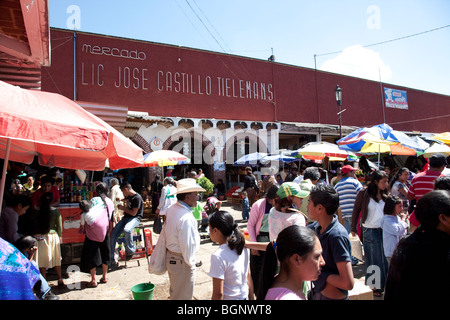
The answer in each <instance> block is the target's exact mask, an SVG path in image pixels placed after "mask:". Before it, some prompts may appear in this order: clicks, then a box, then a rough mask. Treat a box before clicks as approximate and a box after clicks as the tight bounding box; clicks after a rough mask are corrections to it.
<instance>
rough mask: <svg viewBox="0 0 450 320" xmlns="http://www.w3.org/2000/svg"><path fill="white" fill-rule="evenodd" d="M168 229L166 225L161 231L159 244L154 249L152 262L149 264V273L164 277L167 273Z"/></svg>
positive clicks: (151, 257)
mask: <svg viewBox="0 0 450 320" xmlns="http://www.w3.org/2000/svg"><path fill="white" fill-rule="evenodd" d="M165 230H166V228H165V225H164V226H163V227H162V229H161V234H160V235H159V238H158V242H156V246H155V248H154V249H153V252H152V255H151V256H150V258H149V259H150V261H149V263H148V272H150V273H152V274H157V275H162V274H164V273H165V272H166V271H167V267H166V250H167V249H166V231H165Z"/></svg>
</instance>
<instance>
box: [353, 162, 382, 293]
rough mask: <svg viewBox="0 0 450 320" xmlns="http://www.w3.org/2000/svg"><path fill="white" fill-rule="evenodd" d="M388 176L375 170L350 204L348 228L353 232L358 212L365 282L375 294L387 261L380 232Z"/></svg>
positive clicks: (378, 289)
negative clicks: (352, 205) (353, 202)
mask: <svg viewBox="0 0 450 320" xmlns="http://www.w3.org/2000/svg"><path fill="white" fill-rule="evenodd" d="M388 179H389V176H388V175H387V173H386V172H384V171H381V170H375V171H374V172H373V173H372V176H371V181H370V183H369V184H368V185H367V188H364V189H362V190H360V191H359V192H358V195H357V196H356V200H355V206H354V207H353V215H352V228H351V233H352V235H353V236H355V234H356V229H357V222H358V220H357V219H358V216H359V213H361V224H362V235H363V236H362V238H363V246H364V256H365V264H366V285H368V286H369V287H371V288H372V290H373V294H374V296H375V297H381V295H382V293H383V291H384V285H385V282H386V276H387V272H388V263H387V260H386V257H385V256H384V248H383V231H382V229H381V224H382V221H383V217H384V204H385V201H386V199H387V197H388V195H389V183H388Z"/></svg>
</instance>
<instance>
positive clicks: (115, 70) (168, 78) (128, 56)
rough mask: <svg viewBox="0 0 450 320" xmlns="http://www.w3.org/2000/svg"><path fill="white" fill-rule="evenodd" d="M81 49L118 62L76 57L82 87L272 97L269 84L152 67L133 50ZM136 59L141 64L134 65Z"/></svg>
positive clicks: (226, 96) (86, 46)
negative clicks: (93, 61) (112, 62)
mask: <svg viewBox="0 0 450 320" xmlns="http://www.w3.org/2000/svg"><path fill="white" fill-rule="evenodd" d="M81 51H82V53H85V54H89V55H94V56H102V57H113V58H118V61H120V64H114V66H111V65H110V64H107V63H106V61H105V60H101V61H102V62H101V63H92V62H85V61H83V60H82V59H81V58H80V59H79V62H78V64H79V68H80V69H81V79H80V82H81V85H82V86H90V87H111V88H117V89H127V90H136V91H137V90H140V91H148V90H150V91H153V92H159V93H164V92H165V93H174V94H189V95H199V96H217V97H225V98H236V99H252V100H262V101H273V100H274V88H273V84H272V83H267V82H262V81H254V80H250V79H239V78H237V77H236V78H235V77H227V76H225V75H208V74H206V75H205V74H197V73H189V72H182V71H178V70H163V69H155V68H153V65H152V64H151V62H150V61H149V59H148V55H147V54H146V53H145V52H143V51H139V50H137V49H132V50H129V49H123V48H116V47H107V46H95V45H89V44H83V45H82V46H81ZM128 62H133V63H128ZM136 62H138V63H139V64H140V65H141V66H139V67H137V66H136Z"/></svg>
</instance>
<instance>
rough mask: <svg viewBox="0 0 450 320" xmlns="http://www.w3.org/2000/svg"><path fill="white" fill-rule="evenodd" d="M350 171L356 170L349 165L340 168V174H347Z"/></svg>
mask: <svg viewBox="0 0 450 320" xmlns="http://www.w3.org/2000/svg"><path fill="white" fill-rule="evenodd" d="M350 171H356V168H353V167H352V166H351V165H349V164H347V165H345V166H343V167H342V168H341V172H342V174H346V173H349V172H350Z"/></svg>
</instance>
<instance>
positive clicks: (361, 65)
mask: <svg viewBox="0 0 450 320" xmlns="http://www.w3.org/2000/svg"><path fill="white" fill-rule="evenodd" d="M319 69H320V70H323V71H329V72H333V73H339V74H345V75H348V76H352V77H358V78H363V79H369V80H374V81H379V80H380V74H381V81H383V82H384V81H387V80H389V79H390V78H391V77H392V71H391V68H390V67H389V66H388V65H386V64H385V63H384V62H383V60H382V59H381V56H380V54H379V53H378V52H376V51H373V50H370V49H366V48H363V47H362V46H361V45H354V46H351V47H348V48H345V49H344V51H342V52H341V53H340V54H339V55H338V56H337V57H336V58H333V59H330V60H327V61H325V62H324V63H323V64H322V66H321V67H319Z"/></svg>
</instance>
